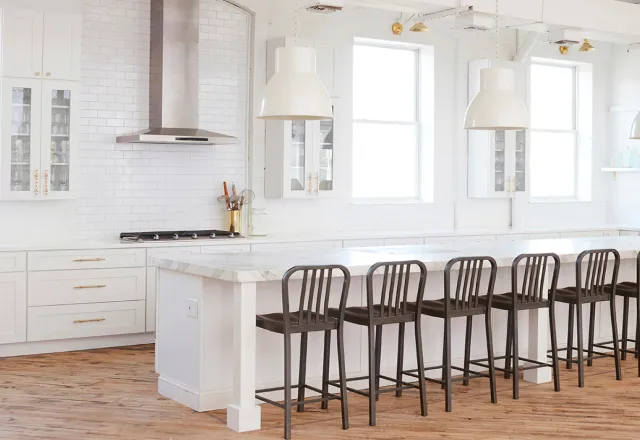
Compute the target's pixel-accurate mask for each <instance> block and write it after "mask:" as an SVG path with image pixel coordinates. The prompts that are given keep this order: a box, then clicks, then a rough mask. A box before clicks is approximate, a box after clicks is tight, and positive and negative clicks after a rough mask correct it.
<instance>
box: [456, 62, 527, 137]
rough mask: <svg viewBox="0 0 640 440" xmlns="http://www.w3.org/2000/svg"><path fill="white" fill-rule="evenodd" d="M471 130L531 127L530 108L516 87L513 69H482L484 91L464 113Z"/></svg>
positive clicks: (481, 78)
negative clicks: (528, 108) (528, 109)
mask: <svg viewBox="0 0 640 440" xmlns="http://www.w3.org/2000/svg"><path fill="white" fill-rule="evenodd" d="M464 128H466V129H467V130H523V129H526V128H529V112H528V111H527V106H526V105H525V104H524V102H522V100H521V99H520V97H519V96H518V94H517V93H516V90H515V74H514V72H513V70H511V69H502V68H490V69H482V70H481V71H480V91H479V92H478V94H477V95H476V97H475V98H473V101H471V103H470V104H469V107H468V108H467V113H466V115H465V117H464Z"/></svg>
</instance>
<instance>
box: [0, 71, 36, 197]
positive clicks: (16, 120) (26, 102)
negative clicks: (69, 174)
mask: <svg viewBox="0 0 640 440" xmlns="http://www.w3.org/2000/svg"><path fill="white" fill-rule="evenodd" d="M40 94H41V81H39V80H31V79H13V78H5V79H3V85H2V115H3V117H2V182H1V190H2V198H3V199H17V200H21V199H22V200H24V199H33V198H37V197H39V196H40V192H41V181H42V170H41V169H40V123H41V121H40V115H41V100H40Z"/></svg>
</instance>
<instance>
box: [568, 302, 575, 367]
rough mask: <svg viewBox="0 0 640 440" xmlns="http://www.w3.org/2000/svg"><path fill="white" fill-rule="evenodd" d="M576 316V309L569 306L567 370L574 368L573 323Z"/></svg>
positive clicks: (571, 305)
mask: <svg viewBox="0 0 640 440" xmlns="http://www.w3.org/2000/svg"><path fill="white" fill-rule="evenodd" d="M574 316H575V307H574V305H573V304H569V325H568V330H567V370H571V369H572V368H573V321H574Z"/></svg>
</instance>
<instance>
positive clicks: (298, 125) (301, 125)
mask: <svg viewBox="0 0 640 440" xmlns="http://www.w3.org/2000/svg"><path fill="white" fill-rule="evenodd" d="M306 146H307V124H306V122H305V121H291V145H290V147H289V149H290V151H289V160H290V162H289V175H290V177H291V183H290V187H289V189H290V190H291V191H304V190H305V183H306V177H307V166H306V160H307V158H306V155H307V151H306V150H307V148H306Z"/></svg>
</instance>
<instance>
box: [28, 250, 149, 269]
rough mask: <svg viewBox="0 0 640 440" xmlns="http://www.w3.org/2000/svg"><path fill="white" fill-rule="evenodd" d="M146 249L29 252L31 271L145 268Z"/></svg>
mask: <svg viewBox="0 0 640 440" xmlns="http://www.w3.org/2000/svg"><path fill="white" fill-rule="evenodd" d="M145 254H146V250H145V249H102V250H101V249H86V250H79V251H39V252H29V257H28V258H29V270H30V271H32V270H64V269H108V268H115V267H142V266H145Z"/></svg>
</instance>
